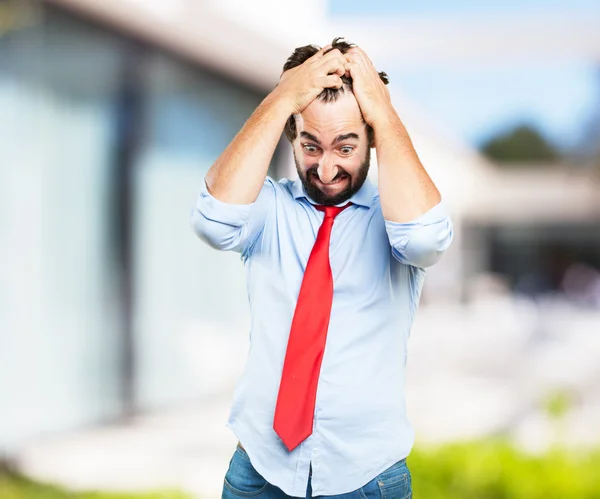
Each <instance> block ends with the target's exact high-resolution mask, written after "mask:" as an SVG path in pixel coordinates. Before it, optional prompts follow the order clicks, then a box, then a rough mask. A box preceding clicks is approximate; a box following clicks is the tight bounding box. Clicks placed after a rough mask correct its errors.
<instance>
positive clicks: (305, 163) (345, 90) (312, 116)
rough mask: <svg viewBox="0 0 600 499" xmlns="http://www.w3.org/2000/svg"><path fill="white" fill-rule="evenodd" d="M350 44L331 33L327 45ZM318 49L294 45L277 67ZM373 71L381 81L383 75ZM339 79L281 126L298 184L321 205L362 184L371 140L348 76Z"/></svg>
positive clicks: (348, 195) (293, 63) (337, 201)
mask: <svg viewBox="0 0 600 499" xmlns="http://www.w3.org/2000/svg"><path fill="white" fill-rule="evenodd" d="M353 46H354V45H352V44H351V43H348V42H345V41H343V40H342V39H341V38H336V39H334V40H333V42H332V48H331V50H335V49H338V50H339V51H340V52H341V53H342V54H344V53H346V52H347V51H348V50H349V49H350V48H352V47H353ZM319 50H320V47H318V46H316V45H307V46H304V47H299V48H297V49H296V50H294V53H293V54H292V55H291V56H290V57H289V58H288V60H287V62H286V63H285V65H284V66H283V72H285V71H287V70H289V69H292V68H294V67H296V66H299V65H301V64H302V63H303V62H304V61H306V60H307V59H308V58H310V57H312V56H313V55H314V54H316V53H317V52H318V51H319ZM379 75H380V77H381V79H382V81H383V82H384V83H386V84H387V83H388V79H387V75H386V74H385V73H379ZM341 79H342V83H343V85H342V87H341V88H339V89H337V88H326V89H324V90H323V92H321V94H320V95H319V96H318V97H317V98H316V99H315V100H314V101H313V102H312V103H311V104H310V105H309V106H308V107H307V108H306V109H304V111H302V113H300V114H296V115H293V116H290V118H289V119H288V121H287V123H286V125H285V129H284V133H285V135H286V137H287V138H288V140H289V141H290V143H291V144H292V148H293V151H294V161H295V163H296V169H297V170H298V175H299V177H300V180H301V181H302V184H303V185H304V189H305V190H306V192H307V194H308V195H309V196H310V197H311V199H313V200H314V201H315V202H317V203H319V204H325V205H334V204H340V203H343V202H344V201H347V200H348V199H350V198H351V197H352V195H353V194H354V193H355V192H357V191H358V190H359V189H360V188H361V187H362V185H363V184H364V182H365V180H366V178H367V174H368V173H369V165H370V159H371V151H370V148H371V147H373V145H374V134H373V129H372V128H371V127H370V126H369V125H367V124H366V123H365V121H364V119H363V116H362V114H361V111H360V107H359V105H358V102H357V101H356V98H355V97H354V94H353V92H352V78H350V77H349V76H347V75H345V76H342V77H341Z"/></svg>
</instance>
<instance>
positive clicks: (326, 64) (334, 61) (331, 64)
mask: <svg viewBox="0 0 600 499" xmlns="http://www.w3.org/2000/svg"><path fill="white" fill-rule="evenodd" d="M345 63H346V59H344V57H343V56H342V55H341V54H340V55H339V56H337V57H332V58H330V59H325V58H323V59H322V63H321V67H320V69H321V70H323V71H324V72H326V73H327V74H329V73H334V72H337V70H338V69H340V68H342V69H343V68H344V64H345Z"/></svg>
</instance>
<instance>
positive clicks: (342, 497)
mask: <svg viewBox="0 0 600 499" xmlns="http://www.w3.org/2000/svg"><path fill="white" fill-rule="evenodd" d="M310 482H311V479H310V477H309V479H308V487H307V489H306V497H307V498H310V497H313V495H312V490H311V485H310ZM221 497H222V499H240V498H257V499H293V498H292V496H288V495H287V494H286V493H285V492H283V490H281V489H280V488H279V487H276V486H275V485H272V484H270V483H269V482H267V481H266V480H265V479H264V478H263V477H262V475H260V474H259V473H258V471H256V470H255V469H254V466H252V463H251V462H250V458H249V457H248V454H246V451H245V450H243V449H242V448H241V447H240V446H239V445H238V446H237V448H236V450H235V453H234V454H233V457H232V458H231V461H230V462H229V469H228V470H227V474H226V475H225V480H224V482H223V495H222V496H221ZM314 497H326V498H328V499H411V498H412V486H411V476H410V471H408V467H407V466H406V459H402V460H401V461H398V462H397V463H396V464H393V465H392V466H390V467H389V468H388V469H387V470H385V471H384V472H383V473H381V474H379V475H377V476H376V477H375V478H373V480H371V481H370V482H369V483H367V484H366V485H364V486H362V487H361V488H360V489H357V490H354V491H352V492H347V493H346V494H339V495H335V496H314Z"/></svg>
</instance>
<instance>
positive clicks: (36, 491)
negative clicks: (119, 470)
mask: <svg viewBox="0 0 600 499" xmlns="http://www.w3.org/2000/svg"><path fill="white" fill-rule="evenodd" d="M0 499H189V496H187V495H185V494H183V493H181V492H176V491H156V492H148V493H140V494H135V493H107V492H70V491H67V490H65V489H62V488H60V487H56V486H54V485H48V484H42V483H38V482H34V481H32V480H29V479H27V478H25V477H22V476H20V475H18V474H16V473H12V472H8V471H6V470H2V469H1V468H0Z"/></svg>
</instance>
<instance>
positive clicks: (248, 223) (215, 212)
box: [190, 178, 275, 253]
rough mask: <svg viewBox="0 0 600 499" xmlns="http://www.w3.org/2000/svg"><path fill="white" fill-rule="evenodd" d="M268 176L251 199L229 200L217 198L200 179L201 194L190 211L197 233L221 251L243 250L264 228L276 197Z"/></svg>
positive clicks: (249, 245)
mask: <svg viewBox="0 0 600 499" xmlns="http://www.w3.org/2000/svg"><path fill="white" fill-rule="evenodd" d="M273 184H274V182H273V180H272V179H270V178H267V179H265V182H264V184H263V187H262V189H261V191H260V193H259V195H258V198H257V199H256V201H255V202H254V203H250V204H231V203H225V202H223V201H220V200H218V199H217V198H215V197H214V196H213V195H211V194H210V193H209V192H208V189H207V187H206V182H202V187H201V189H200V195H199V196H198V199H197V200H196V204H195V206H194V207H193V208H192V210H191V213H190V225H191V227H192V229H193V230H194V232H195V233H196V235H197V236H198V237H200V239H202V240H203V241H204V242H206V243H207V244H208V245H210V246H211V247H213V248H215V249H218V250H223V251H228V250H232V251H237V252H240V253H244V252H246V251H247V250H248V249H249V248H250V247H251V246H252V244H253V243H254V241H255V240H256V239H257V238H258V236H259V235H260V232H261V231H262V229H263V228H264V224H265V221H266V217H267V214H268V211H269V208H270V206H271V205H272V203H273V201H274V197H275V186H274V185H273Z"/></svg>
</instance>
